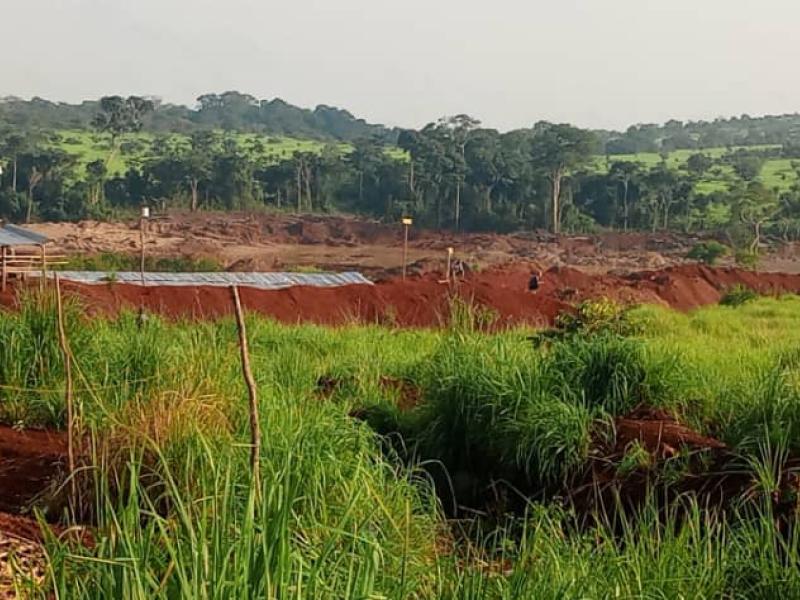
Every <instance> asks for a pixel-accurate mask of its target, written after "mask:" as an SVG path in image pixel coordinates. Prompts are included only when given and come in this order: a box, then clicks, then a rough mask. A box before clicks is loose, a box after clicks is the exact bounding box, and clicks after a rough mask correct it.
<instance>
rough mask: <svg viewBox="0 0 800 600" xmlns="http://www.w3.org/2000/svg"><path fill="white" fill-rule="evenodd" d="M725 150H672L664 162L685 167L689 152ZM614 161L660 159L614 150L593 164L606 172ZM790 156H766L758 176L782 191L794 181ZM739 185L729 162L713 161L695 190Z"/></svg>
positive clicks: (651, 154)
mask: <svg viewBox="0 0 800 600" xmlns="http://www.w3.org/2000/svg"><path fill="white" fill-rule="evenodd" d="M769 148H770V146H748V147H747V149H749V150H759V149H764V150H765V149H769ZM727 151H728V149H727V148H708V149H705V150H675V151H673V152H670V153H669V154H668V155H667V158H666V163H667V165H668V166H669V167H670V168H672V169H675V170H677V171H684V172H686V171H687V168H686V161H687V160H689V157H690V156H691V155H692V154H698V153H700V154H705V155H707V156H709V157H711V158H719V157H721V156H723V155H724V154H725V153H726V152H727ZM614 161H629V162H638V163H640V164H641V165H643V166H645V167H647V168H652V167H654V166H656V165H657V164H659V163H660V162H661V155H660V154H658V153H656V152H640V153H639V154H615V155H611V156H609V157H608V159H606V157H597V159H596V160H595V163H594V168H595V169H597V170H598V171H603V172H605V171H606V170H607V169H608V165H609V164H610V163H613V162H614ZM791 162H792V161H791V160H790V159H781V158H770V159H767V160H765V162H764V167H763V169H762V171H761V174H760V175H759V178H758V180H759V181H761V182H762V183H763V184H764V185H766V186H767V187H769V188H774V189H778V190H780V191H785V190H788V189H790V188H791V187H792V186H793V185H794V184H795V183H796V182H797V174H796V172H795V171H794V169H792V166H791ZM736 185H741V179H739V178H738V177H737V176H736V174H735V173H734V171H733V169H732V168H731V167H730V166H728V165H716V166H714V167H712V169H711V170H710V171H709V173H708V174H707V175H706V177H705V178H703V179H702V180H701V181H699V182H698V183H697V186H696V188H695V189H696V190H697V192H698V193H701V194H710V193H712V192H715V191H725V190H728V189H731V187H732V186H736Z"/></svg>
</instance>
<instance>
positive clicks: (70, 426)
mask: <svg viewBox="0 0 800 600" xmlns="http://www.w3.org/2000/svg"><path fill="white" fill-rule="evenodd" d="M55 284H56V310H57V312H58V315H57V316H58V343H59V345H60V346H61V353H62V354H63V355H64V377H65V381H66V385H65V388H66V389H65V390H64V401H65V403H66V405H67V461H68V468H69V472H68V473H67V476H68V477H69V480H70V488H71V491H72V497H71V502H72V501H75V500H76V499H77V489H78V486H77V482H76V481H75V477H74V475H75V411H74V407H73V402H72V355H71V353H70V351H69V341H68V340H67V332H66V329H65V327H64V307H63V304H62V302H61V280H60V279H59V278H58V273H56V277H55Z"/></svg>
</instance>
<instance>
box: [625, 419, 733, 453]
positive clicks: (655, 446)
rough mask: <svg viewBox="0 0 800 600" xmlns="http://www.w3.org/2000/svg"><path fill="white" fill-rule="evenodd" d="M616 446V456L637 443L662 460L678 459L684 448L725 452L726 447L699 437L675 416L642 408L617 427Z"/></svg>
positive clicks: (710, 439) (707, 438)
mask: <svg viewBox="0 0 800 600" xmlns="http://www.w3.org/2000/svg"><path fill="white" fill-rule="evenodd" d="M614 429H615V432H616V445H615V447H614V454H616V455H623V454H624V453H625V451H626V450H627V449H628V448H629V447H630V445H631V444H632V443H633V442H638V443H639V444H641V446H642V447H643V448H644V449H645V450H647V451H648V452H649V453H650V454H651V455H653V456H655V457H657V458H660V459H663V458H669V457H672V456H675V455H677V454H678V452H679V451H680V450H682V449H688V450H690V451H697V450H724V449H725V444H723V443H722V442H720V441H719V440H716V439H714V438H710V437H706V436H704V435H700V434H699V433H697V432H696V431H694V430H692V429H690V428H689V427H686V426H685V425H681V424H680V423H678V422H677V421H676V420H675V419H674V417H672V416H671V415H669V414H667V413H664V412H662V411H658V410H654V409H647V408H643V409H639V410H636V411H634V412H632V413H631V414H629V415H626V416H625V417H620V418H618V419H617V420H616V422H615V424H614Z"/></svg>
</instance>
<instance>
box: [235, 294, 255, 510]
mask: <svg viewBox="0 0 800 600" xmlns="http://www.w3.org/2000/svg"><path fill="white" fill-rule="evenodd" d="M231 292H232V293H233V306H234V308H235V309H236V326H237V328H238V330H239V352H240V354H241V358H242V374H243V375H244V381H245V383H246V384H247V393H248V396H249V399H250V469H251V471H252V476H253V488H254V490H255V495H256V497H258V496H259V495H260V493H261V486H260V482H261V474H260V472H259V461H260V458H259V457H260V454H261V424H260V422H259V420H258V393H257V391H256V382H255V379H254V378H253V371H252V369H251V368H250V351H249V349H248V347H247V327H246V325H245V322H244V312H243V311H242V301H241V299H240V298H239V286H237V285H232V286H231Z"/></svg>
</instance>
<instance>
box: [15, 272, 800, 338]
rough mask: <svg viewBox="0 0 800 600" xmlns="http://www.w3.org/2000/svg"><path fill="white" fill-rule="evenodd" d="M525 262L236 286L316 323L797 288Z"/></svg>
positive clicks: (111, 298)
mask: <svg viewBox="0 0 800 600" xmlns="http://www.w3.org/2000/svg"><path fill="white" fill-rule="evenodd" d="M532 270H538V265H537V264H536V263H529V266H527V267H524V268H523V267H520V265H518V264H513V265H506V266H500V267H497V268H493V269H488V270H485V271H480V272H477V273H472V274H470V275H469V276H468V277H467V278H466V279H465V280H464V281H459V282H451V283H449V284H448V283H446V282H442V281H441V278H442V275H441V274H437V273H428V274H424V275H417V276H410V277H409V278H408V279H407V280H406V281H403V280H402V279H399V278H393V279H389V280H387V281H382V282H379V283H376V284H375V285H350V286H342V287H337V288H315V287H303V286H297V287H292V288H287V289H283V290H259V289H255V288H246V287H245V288H241V297H242V303H243V305H244V306H245V308H246V309H248V310H251V311H254V312H258V313H260V314H262V315H265V316H268V317H271V318H274V319H276V320H278V321H282V322H285V323H297V322H313V323H319V324H323V325H341V324H348V323H378V324H383V325H389V326H401V327H438V326H441V325H444V324H447V323H448V322H449V321H450V318H451V314H450V313H451V308H452V306H453V299H454V298H460V299H461V300H463V301H464V302H466V303H467V304H469V305H473V306H475V307H478V308H480V309H481V311H482V314H481V315H480V319H481V320H482V325H483V326H485V327H487V328H490V329H500V328H503V327H507V326H512V325H518V324H527V325H533V326H545V325H549V324H552V323H553V322H554V320H555V318H556V317H557V316H558V315H559V314H560V313H562V312H564V311H568V310H571V307H572V305H573V304H574V303H577V302H580V301H582V300H585V299H589V298H598V297H605V298H610V299H613V300H616V301H618V302H621V303H623V304H647V303H650V304H661V305H664V306H670V307H672V308H676V309H678V310H690V309H693V308H697V307H699V306H704V305H707V304H716V303H717V302H719V300H720V298H721V297H722V296H723V294H724V293H725V292H726V291H727V290H728V289H730V288H731V287H733V286H735V285H744V286H746V287H751V288H753V289H756V290H758V291H760V292H763V293H787V292H793V293H800V275H789V274H783V273H753V272H750V271H742V270H738V269H730V268H722V269H712V268H708V267H699V266H695V265H686V266H681V267H671V268H668V269H664V270H660V271H640V272H637V273H632V274H628V275H612V274H608V273H607V274H600V275H598V274H591V273H587V272H584V271H581V270H579V269H575V268H572V267H553V268H551V269H550V270H548V271H547V272H545V274H544V277H543V278H542V280H541V284H540V288H539V290H538V291H537V293H536V294H531V293H529V292H528V291H527V288H528V280H529V278H530V274H531V271H532ZM63 287H64V289H65V290H66V292H67V293H69V294H72V295H74V296H77V297H79V298H80V299H81V301H82V302H83V304H84V305H85V307H86V309H87V310H88V312H89V313H101V314H108V315H115V314H118V313H119V312H120V311H121V310H125V309H128V310H138V309H139V308H140V307H143V308H144V309H145V310H147V311H149V312H151V313H157V314H160V315H163V316H165V317H168V318H174V319H179V318H190V319H214V318H218V317H222V316H226V315H229V314H231V312H232V308H233V304H232V300H231V293H230V291H229V290H228V289H226V288H223V287H213V286H182V287H169V286H148V287H145V288H142V287H141V286H138V285H125V284H119V283H108V284H99V285H82V284H76V283H70V282H64V284H63ZM15 303H16V296H15V294H14V293H13V292H6V293H5V294H2V295H0V305H5V306H12V307H13V306H15Z"/></svg>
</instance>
